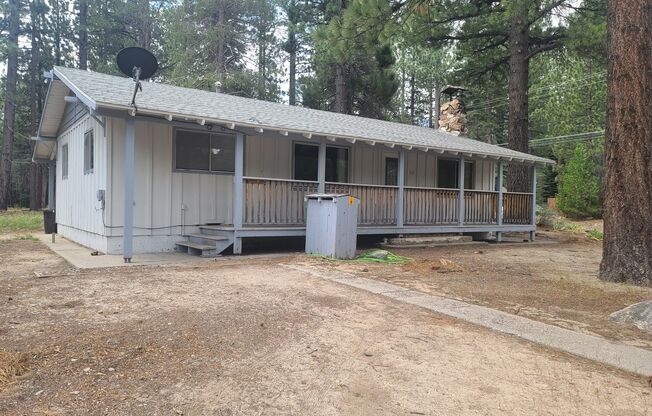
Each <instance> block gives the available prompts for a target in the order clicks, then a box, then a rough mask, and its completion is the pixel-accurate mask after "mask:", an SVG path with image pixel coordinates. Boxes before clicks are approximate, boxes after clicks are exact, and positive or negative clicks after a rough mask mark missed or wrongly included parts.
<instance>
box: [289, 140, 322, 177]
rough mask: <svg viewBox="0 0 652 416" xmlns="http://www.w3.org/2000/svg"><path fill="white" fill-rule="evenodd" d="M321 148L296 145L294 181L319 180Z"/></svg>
mask: <svg viewBox="0 0 652 416" xmlns="http://www.w3.org/2000/svg"><path fill="white" fill-rule="evenodd" d="M318 158H319V146H315V145H312V144H301V143H295V144H294V179H296V180H299V181H316V180H317V163H318V161H317V160H318Z"/></svg>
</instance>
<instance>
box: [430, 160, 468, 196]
mask: <svg viewBox="0 0 652 416" xmlns="http://www.w3.org/2000/svg"><path fill="white" fill-rule="evenodd" d="M458 171H459V161H457V160H451V159H438V160H437V187H438V188H459V182H458V180H459V179H458ZM473 173H474V171H473V162H472V161H467V162H465V163H464V189H473Z"/></svg>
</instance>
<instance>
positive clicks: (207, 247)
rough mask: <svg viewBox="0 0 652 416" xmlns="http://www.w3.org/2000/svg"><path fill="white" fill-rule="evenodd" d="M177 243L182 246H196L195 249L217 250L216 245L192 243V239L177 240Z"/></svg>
mask: <svg viewBox="0 0 652 416" xmlns="http://www.w3.org/2000/svg"><path fill="white" fill-rule="evenodd" d="M175 244H176V245H178V246H182V247H189V248H194V249H195V250H215V246H211V245H208V244H199V243H192V242H190V241H177V242H176V243H175Z"/></svg>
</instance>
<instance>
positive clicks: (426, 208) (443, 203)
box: [403, 187, 458, 225]
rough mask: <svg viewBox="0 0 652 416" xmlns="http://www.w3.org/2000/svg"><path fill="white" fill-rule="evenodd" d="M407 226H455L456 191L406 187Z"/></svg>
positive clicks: (405, 212)
mask: <svg viewBox="0 0 652 416" xmlns="http://www.w3.org/2000/svg"><path fill="white" fill-rule="evenodd" d="M404 195H405V197H404V203H403V212H404V214H403V215H404V217H403V221H404V222H405V224H411V225H413V224H454V223H456V222H457V195H458V191H457V190H455V189H438V188H417V187H405V191H404Z"/></svg>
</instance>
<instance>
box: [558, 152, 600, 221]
mask: <svg viewBox="0 0 652 416" xmlns="http://www.w3.org/2000/svg"><path fill="white" fill-rule="evenodd" d="M595 152H596V150H595V149H593V148H591V149H589V147H587V145H586V144H583V143H580V144H578V145H577V146H576V147H575V151H574V152H573V156H572V157H571V158H570V159H569V160H568V162H567V163H566V165H565V166H562V167H561V168H560V175H559V178H560V181H559V193H558V194H557V208H559V210H560V211H561V212H563V213H564V214H566V215H567V216H569V217H572V218H585V217H600V216H601V214H602V208H601V206H600V179H599V178H598V176H597V175H596V174H595V171H596V163H595V158H594V157H593V156H594V155H593V153H595Z"/></svg>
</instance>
